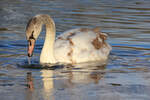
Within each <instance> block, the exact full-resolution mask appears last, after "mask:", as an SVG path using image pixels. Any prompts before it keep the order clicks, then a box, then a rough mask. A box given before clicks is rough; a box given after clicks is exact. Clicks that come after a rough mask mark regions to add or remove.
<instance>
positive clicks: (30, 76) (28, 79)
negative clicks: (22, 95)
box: [27, 72, 34, 91]
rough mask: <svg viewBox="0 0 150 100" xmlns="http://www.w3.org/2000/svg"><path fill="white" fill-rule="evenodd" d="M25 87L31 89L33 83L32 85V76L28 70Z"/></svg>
mask: <svg viewBox="0 0 150 100" xmlns="http://www.w3.org/2000/svg"><path fill="white" fill-rule="evenodd" d="M27 87H28V88H29V89H30V90H31V91H33V89H34V85H33V78H32V73H31V72H28V73H27Z"/></svg>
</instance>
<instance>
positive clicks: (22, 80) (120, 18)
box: [0, 0, 150, 100]
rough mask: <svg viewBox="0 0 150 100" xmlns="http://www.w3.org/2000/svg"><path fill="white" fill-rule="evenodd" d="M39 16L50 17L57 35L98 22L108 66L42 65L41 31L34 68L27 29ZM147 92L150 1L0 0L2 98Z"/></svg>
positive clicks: (66, 99)
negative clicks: (106, 45) (105, 40)
mask: <svg viewBox="0 0 150 100" xmlns="http://www.w3.org/2000/svg"><path fill="white" fill-rule="evenodd" d="M36 14H49V15H51V16H52V17H53V18H54V20H55V23H56V28H57V35H59V34H61V33H62V32H63V31H65V30H68V29H72V28H77V27H94V26H100V27H101V30H102V32H106V33H109V38H108V42H109V43H110V44H111V46H112V48H113V49H112V51H111V54H110V57H109V61H108V64H107V65H106V66H99V67H94V66H91V65H88V64H87V65H86V66H84V67H80V66H74V67H63V66H57V68H51V69H49V68H46V69H41V68H40V67H39V66H40V65H38V59H39V55H40V51H41V48H42V44H43V40H44V30H43V32H42V34H41V35H40V38H39V40H38V41H37V43H36V48H35V51H34V57H33V58H32V63H33V65H31V68H30V66H28V65H27V41H26V38H25V27H26V24H27V22H28V20H29V19H30V18H31V17H32V16H34V15H36ZM27 66H28V67H27ZM27 73H31V74H32V75H31V76H30V79H29V80H28V79H27ZM29 86H31V87H30V88H29ZM149 91H150V0H73V1H72V0H0V100H150V95H149Z"/></svg>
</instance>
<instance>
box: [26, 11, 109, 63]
mask: <svg viewBox="0 0 150 100" xmlns="http://www.w3.org/2000/svg"><path fill="white" fill-rule="evenodd" d="M43 25H45V27H46V35H45V41H44V45H43V48H42V51H41V54H40V63H41V64H45V63H50V64H55V63H64V64H78V63H84V62H94V61H101V62H103V61H106V60H107V59H108V56H109V53H110V51H111V46H110V45H109V44H108V43H107V42H106V41H105V40H106V39H107V34H106V33H102V32H100V28H99V27H95V28H76V29H71V30H68V31H65V32H64V33H62V34H61V35H59V36H57V38H55V35H56V29H55V23H54V21H53V19H52V18H51V17H50V16H49V15H47V14H38V15H36V16H34V17H32V18H31V19H30V20H29V21H28V24H27V26H26V39H27V41H28V57H32V55H33V50H34V46H35V41H36V40H37V38H38V36H39V34H40V32H41V30H42V26H43Z"/></svg>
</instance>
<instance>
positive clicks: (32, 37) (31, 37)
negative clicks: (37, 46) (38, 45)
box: [29, 31, 35, 40]
mask: <svg viewBox="0 0 150 100" xmlns="http://www.w3.org/2000/svg"><path fill="white" fill-rule="evenodd" d="M33 33H34V31H32V34H31V36H30V37H29V39H34V40H35V38H34V36H33Z"/></svg>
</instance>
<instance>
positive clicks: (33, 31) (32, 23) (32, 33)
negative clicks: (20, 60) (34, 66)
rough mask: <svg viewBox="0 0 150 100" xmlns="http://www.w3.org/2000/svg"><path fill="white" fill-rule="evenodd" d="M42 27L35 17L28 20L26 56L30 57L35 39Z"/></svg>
mask: <svg viewBox="0 0 150 100" xmlns="http://www.w3.org/2000/svg"><path fill="white" fill-rule="evenodd" d="M41 28H42V21H41V20H40V19H39V18H38V17H37V16H35V17H33V18H31V19H30V20H29V22H28V24H27V27H26V38H27V40H28V56H29V57H31V56H32V54H33V50H34V45H35V41H36V40H37V38H38V36H39V34H40V32H41Z"/></svg>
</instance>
